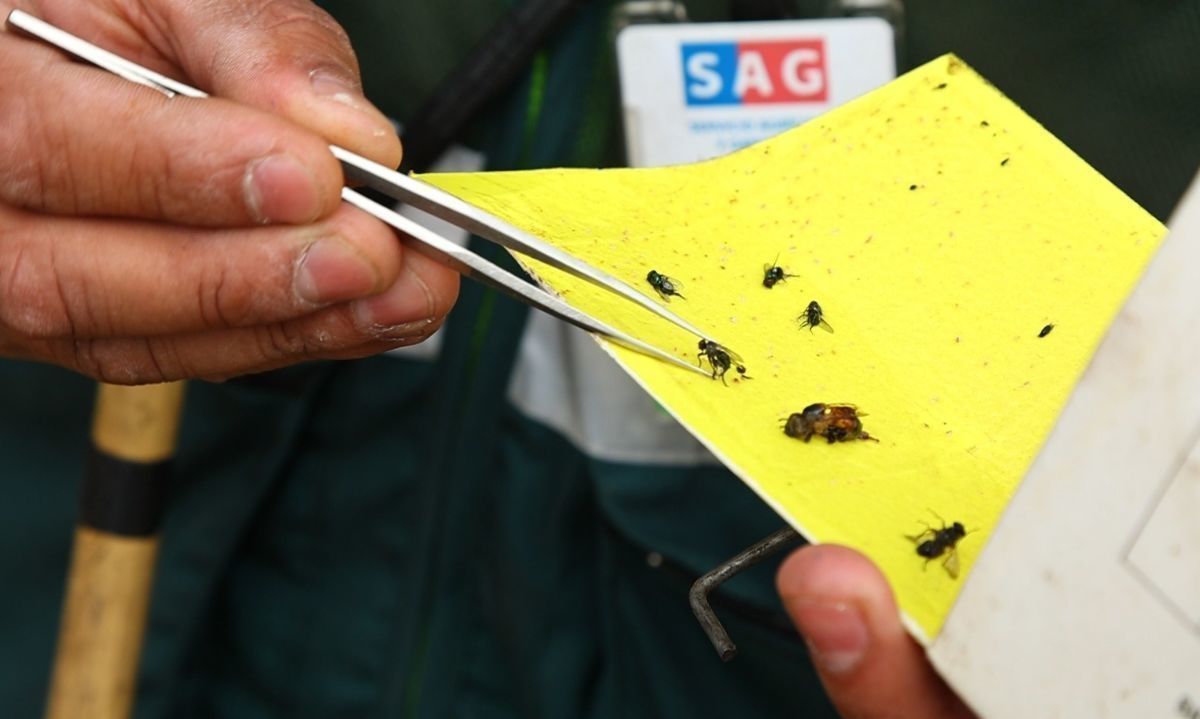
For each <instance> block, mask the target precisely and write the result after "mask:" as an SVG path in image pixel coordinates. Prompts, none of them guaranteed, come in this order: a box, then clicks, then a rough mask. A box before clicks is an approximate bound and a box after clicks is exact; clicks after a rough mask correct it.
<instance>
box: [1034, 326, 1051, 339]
mask: <svg viewBox="0 0 1200 719" xmlns="http://www.w3.org/2000/svg"><path fill="white" fill-rule="evenodd" d="M1053 329H1054V325H1046V326H1045V327H1043V328H1042V331H1041V332H1038V337H1045V336H1046V335H1048V334H1050V332H1051V330H1053Z"/></svg>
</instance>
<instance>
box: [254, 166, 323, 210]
mask: <svg viewBox="0 0 1200 719" xmlns="http://www.w3.org/2000/svg"><path fill="white" fill-rule="evenodd" d="M242 194H243V195H244V196H245V201H246V207H247V209H249V211H250V215H251V217H253V218H254V219H255V220H256V221H257V222H260V223H263V224H266V223H268V222H286V223H290V224H304V223H307V222H312V221H313V220H315V219H317V216H318V215H319V214H320V212H321V197H320V194H319V193H318V192H317V183H316V181H315V180H314V179H313V176H312V174H311V173H310V172H309V171H308V168H306V167H305V166H304V165H302V164H300V162H299V161H298V160H296V158H294V157H292V156H291V155H268V156H267V157H263V158H260V159H258V160H254V161H253V162H251V163H250V164H249V165H247V166H246V174H245V177H244V179H243V180H242Z"/></svg>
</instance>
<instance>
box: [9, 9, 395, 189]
mask: <svg viewBox="0 0 1200 719" xmlns="http://www.w3.org/2000/svg"><path fill="white" fill-rule="evenodd" d="M3 5H7V3H0V6H3ZM104 5H107V4H104ZM120 5H121V7H120V9H119V12H118V11H115V10H113V9H112V8H106V7H103V6H95V5H91V4H84V5H83V6H82V7H81V6H80V3H79V2H77V1H76V0H43V1H42V2H40V3H38V6H39V7H38V9H37V11H36V12H34V14H39V13H40V17H41V18H42V19H43V20H46V21H47V22H50V23H52V24H55V25H58V26H59V27H62V28H63V29H65V30H67V31H69V32H72V33H74V34H76V35H79V36H80V37H82V38H84V39H85V40H88V41H89V42H92V43H95V44H97V45H99V46H101V47H104V48H105V49H107V50H110V51H112V52H115V53H117V54H119V55H121V56H123V57H125V58H127V59H129V60H132V61H134V62H137V63H139V64H142V65H145V66H147V67H149V68H151V69H153V70H156V71H158V72H162V73H163V74H166V75H169V76H172V77H175V78H176V79H179V80H183V81H185V82H187V83H188V84H190V85H195V86H196V87H198V88H199V89H202V90H204V91H206V92H208V93H210V94H212V95H217V96H220V97H224V98H227V99H231V100H234V101H236V102H239V103H242V104H246V105H251V106H253V107H256V108H259V109H262V110H266V111H269V112H272V113H275V114H278V115H282V116H284V117H286V118H287V119H289V120H291V121H292V122H294V123H296V124H298V125H300V126H302V127H304V128H306V129H308V130H310V131H311V132H314V133H316V134H317V135H320V136H321V137H322V138H324V140H325V141H326V142H327V143H331V144H335V145H340V146H342V147H345V148H347V149H349V150H352V151H354V152H356V153H358V154H360V155H364V156H366V157H369V158H371V159H372V160H374V161H376V162H378V163H380V164H383V165H386V166H388V167H397V166H398V165H399V164H400V154H401V153H400V140H399V138H398V137H397V136H396V132H395V128H394V127H393V126H392V124H391V123H390V122H389V121H388V119H387V117H386V116H385V115H384V114H383V113H382V112H380V111H379V110H378V109H377V108H375V106H374V105H372V104H371V103H370V102H368V101H367V100H366V98H364V97H363V95H362V84H361V81H360V79H359V68H358V61H357V59H356V58H355V56H354V51H353V49H352V48H351V47H350V42H349V39H348V38H347V36H346V33H345V32H344V31H343V30H342V28H341V26H339V25H338V24H337V22H336V21H334V20H333V18H332V17H330V16H329V14H328V13H326V12H325V11H323V10H321V9H320V8H318V7H316V6H315V5H313V4H312V3H311V2H308V1H307V0H270V1H269V2H263V1H261V0H260V1H259V2H245V1H241V2H235V1H234V0H211V1H210V2H203V3H197V2H190V1H189V0H131V1H130V2H123V3H120Z"/></svg>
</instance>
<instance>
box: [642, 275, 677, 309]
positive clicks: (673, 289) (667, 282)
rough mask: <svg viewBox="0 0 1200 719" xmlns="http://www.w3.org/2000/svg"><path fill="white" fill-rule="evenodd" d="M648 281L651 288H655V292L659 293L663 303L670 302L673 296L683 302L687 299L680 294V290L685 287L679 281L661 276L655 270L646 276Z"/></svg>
mask: <svg viewBox="0 0 1200 719" xmlns="http://www.w3.org/2000/svg"><path fill="white" fill-rule="evenodd" d="M646 281H647V282H649V283H650V286H651V287H653V288H654V291H655V292H657V293H658V296H659V297H662V298H663V301H665V302H670V301H671V297H672V296H675V297H678V298H679V299H682V300H686V299H687V298H686V297H684V296H683V295H681V294H679V288H680V287H683V285H682V284H680V283H679V281H678V280H673V279H671V278H670V277H667V276H666V275H661V274H659V273H658V272H655V271H654V270H650V274H648V275H646Z"/></svg>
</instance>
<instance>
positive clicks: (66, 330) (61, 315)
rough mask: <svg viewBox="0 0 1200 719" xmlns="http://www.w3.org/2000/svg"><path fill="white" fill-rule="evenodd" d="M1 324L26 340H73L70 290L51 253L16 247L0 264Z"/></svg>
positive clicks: (20, 246)
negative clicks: (59, 274)
mask: <svg viewBox="0 0 1200 719" xmlns="http://www.w3.org/2000/svg"><path fill="white" fill-rule="evenodd" d="M0 324H3V325H4V327H6V328H7V329H8V330H10V331H11V332H15V333H16V334H18V335H21V336H24V337H26V338H29V339H55V338H61V337H71V336H74V333H75V321H74V317H73V316H72V312H71V309H70V303H69V290H68V288H67V287H66V286H65V284H64V282H63V281H62V280H61V278H59V277H58V274H57V272H56V269H55V267H54V261H53V252H51V251H46V250H44V249H42V248H38V247H34V246H31V245H30V244H28V243H19V244H18V245H17V246H16V247H14V248H11V249H10V252H9V253H8V254H7V256H6V257H4V258H3V259H2V260H0Z"/></svg>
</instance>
